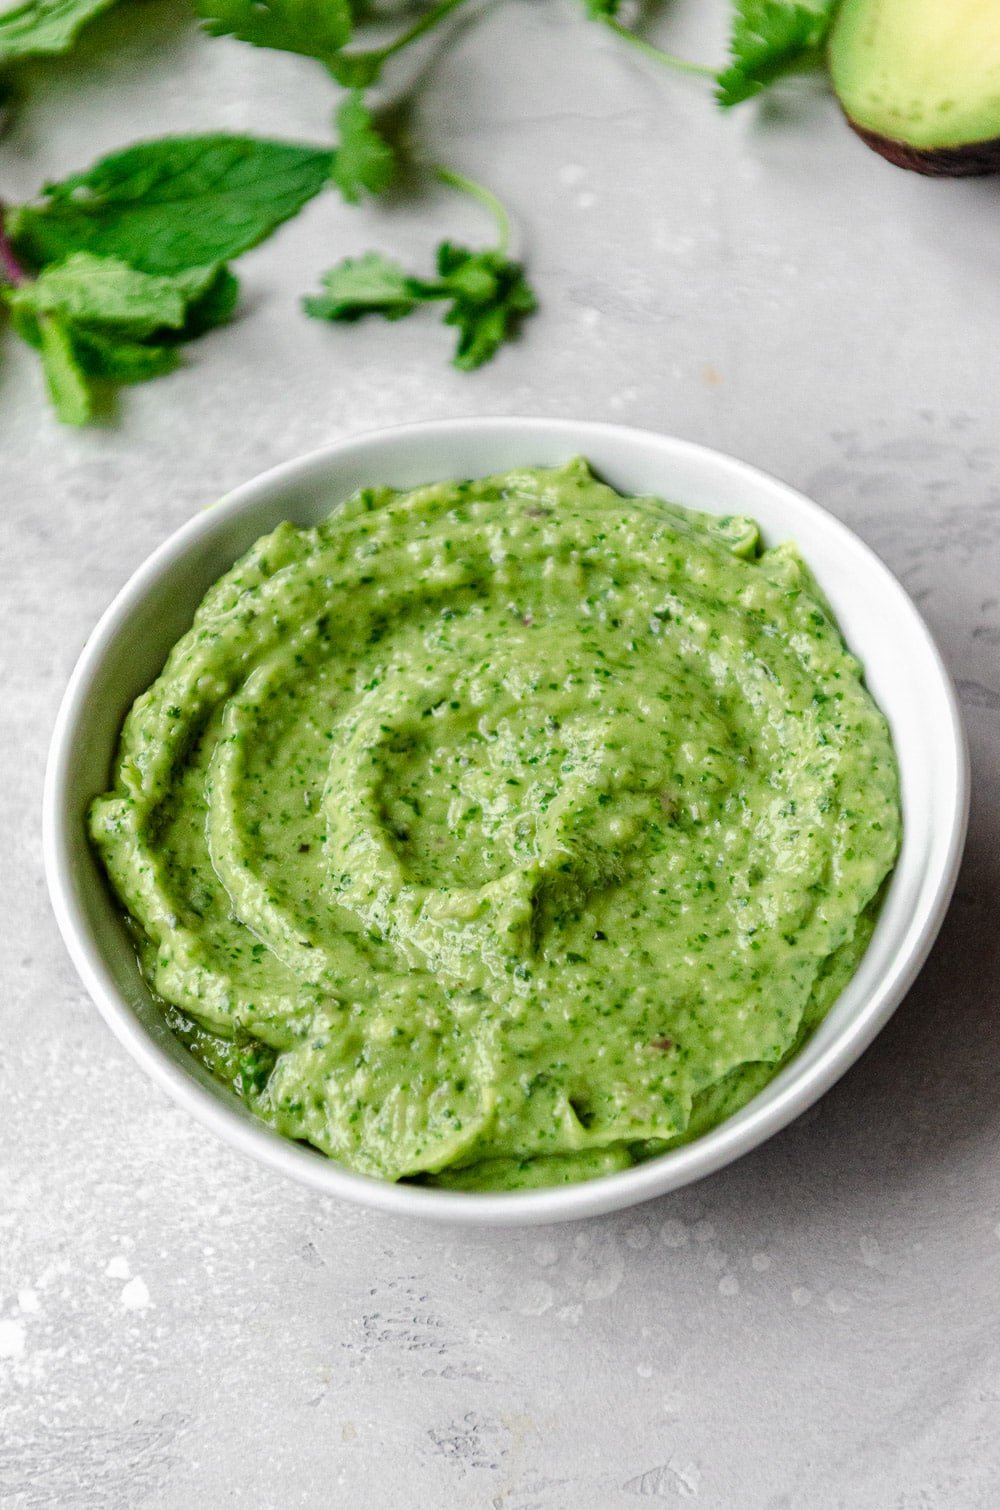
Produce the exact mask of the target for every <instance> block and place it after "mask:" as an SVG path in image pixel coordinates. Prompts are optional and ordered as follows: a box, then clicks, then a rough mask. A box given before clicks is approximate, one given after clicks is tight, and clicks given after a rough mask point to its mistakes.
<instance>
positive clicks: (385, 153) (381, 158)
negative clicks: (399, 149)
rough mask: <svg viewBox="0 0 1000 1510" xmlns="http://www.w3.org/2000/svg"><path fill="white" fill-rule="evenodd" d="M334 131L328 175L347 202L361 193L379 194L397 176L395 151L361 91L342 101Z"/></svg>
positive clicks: (354, 201) (353, 199)
mask: <svg viewBox="0 0 1000 1510" xmlns="http://www.w3.org/2000/svg"><path fill="white" fill-rule="evenodd" d="M337 130H338V133H339V141H338V143H337V149H336V151H335V152H334V154H333V169H332V171H331V175H330V176H331V178H332V179H333V181H334V183H335V184H336V185H337V188H338V189H339V190H340V192H341V194H343V196H344V198H345V199H346V200H347V202H348V204H357V203H358V201H359V199H360V198H361V195H362V194H363V193H367V194H382V193H383V192H384V191H385V190H386V189H387V188H388V187H389V185H390V184H391V183H392V181H393V179H394V178H395V176H396V154H395V152H394V151H393V150H392V147H391V146H390V145H389V143H388V142H387V141H386V140H385V138H384V137H383V136H382V135H381V134H380V133H379V132H378V131H377V130H376V128H375V123H374V121H373V120H372V117H371V114H370V112H369V111H368V109H367V107H366V105H365V102H364V100H363V99H362V98H361V95H360V94H357V93H355V94H351V95H348V97H347V99H346V100H344V101H343V103H342V104H341V106H340V108H339V109H338V111H337Z"/></svg>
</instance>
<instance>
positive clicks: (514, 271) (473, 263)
mask: <svg viewBox="0 0 1000 1510" xmlns="http://www.w3.org/2000/svg"><path fill="white" fill-rule="evenodd" d="M437 265H438V273H439V274H440V280H441V281H440V285H439V290H440V291H439V292H437V293H435V294H434V295H432V297H435V298H446V299H450V300H451V301H452V302H451V308H450V309H449V310H448V313H447V314H446V315H445V317H444V319H445V324H446V325H455V326H457V327H458V332H459V335H458V347H457V349H456V351H455V359H454V361H455V366H456V367H458V368H460V369H461V370H462V371H464V372H470V371H471V370H472V369H473V368H475V367H481V366H482V365H483V363H484V362H488V361H489V360H490V358H491V357H493V356H495V355H496V353H497V351H498V350H499V348H500V347H501V346H502V345H503V343H504V341H506V340H508V339H509V338H510V337H511V336H512V335H513V334H514V332H515V330H516V329H517V326H518V325H519V324H520V322H521V320H522V318H523V317H524V316H525V315H530V314H531V313H532V312H533V311H534V310H535V309H536V308H537V307H538V306H537V301H536V299H535V295H534V293H533V292H532V289H531V287H530V285H529V283H528V281H527V279H526V278H525V276H524V271H523V269H522V267H521V265H520V264H519V263H517V262H511V261H510V260H509V259H508V258H507V257H505V256H504V255H503V254H502V253H501V252H499V251H485V252H470V251H469V250H468V249H467V248H466V247H463V246H456V245H455V244H454V243H453V242H450V241H445V242H443V243H442V245H441V246H440V247H439V248H438V255H437Z"/></svg>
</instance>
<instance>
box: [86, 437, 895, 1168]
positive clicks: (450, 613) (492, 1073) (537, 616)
mask: <svg viewBox="0 0 1000 1510" xmlns="http://www.w3.org/2000/svg"><path fill="white" fill-rule="evenodd" d="M89 828H90V834H91V837H92V840H93V843H94V844H95V846H96V848H97V850H98V852H99V854H100V856H101V858H102V860H103V863H104V865H105V867H106V869H107V872H108V875H109V877H110V879H111V883H112V885H113V887H114V890H115V892H116V893H117V895H118V897H119V898H120V900H121V902H122V904H123V906H124V907H125V909H126V910H127V913H128V914H129V917H130V918H131V920H132V924H133V927H134V933H135V938H136V940H137V947H138V952H139V958H140V962H141V966H142V970H143V973H144V975H145V977H146V979H147V981H148V982H149V985H150V987H151V988H152V990H153V991H154V992H155V993H156V995H157V996H158V997H159V998H160V999H161V1000H162V1002H163V1003H164V1004H165V1011H166V1013H167V1017H168V1021H169V1023H170V1025H171V1027H172V1028H173V1030H174V1032H175V1033H177V1034H178V1035H179V1036H180V1037H181V1039H182V1040H183V1041H184V1043H185V1044H186V1045H187V1046H188V1048H189V1049H190V1051H191V1052H192V1053H193V1054H194V1055H195V1056H196V1057H197V1058H198V1059H199V1060H200V1061H201V1062H202V1063H203V1064H204V1065H205V1066H207V1067H208V1069H209V1070H210V1071H211V1072H212V1074H213V1075H215V1076H217V1077H219V1078H221V1079H222V1080H223V1081H225V1082H226V1083H227V1084H229V1085H231V1086H232V1088H233V1089H234V1090H235V1091H236V1093H237V1094H238V1095H239V1096H241V1097H243V1098H244V1099H245V1101H246V1102H247V1103H248V1104H249V1106H250V1107H251V1108H252V1109H253V1111H254V1112H255V1113H256V1114H257V1115H258V1116H260V1117H261V1118H263V1119H264V1120H265V1121H266V1122H268V1123H270V1124H271V1125H272V1126H273V1127H274V1128H276V1129H278V1130H279V1131H280V1132H282V1133H284V1134H285V1135H287V1136H288V1137H290V1138H296V1139H302V1140H305V1141H306V1142H308V1143H311V1144H313V1145H315V1146H316V1147H317V1148H318V1149H321V1150H322V1151H323V1153H325V1154H328V1155H329V1156H330V1157H332V1158H334V1159H337V1160H339V1161H340V1162H341V1163H342V1164H344V1165H346V1166H347V1167H348V1168H350V1169H352V1170H357V1171H360V1172H362V1173H364V1174H367V1175H374V1176H377V1177H380V1178H382V1179H386V1180H399V1179H419V1180H421V1181H424V1182H430V1183H434V1184H437V1185H446V1186H449V1187H452V1188H455V1189H461V1190H483V1189H491V1190H499V1189H515V1188H523V1187H527V1186H534V1185H548V1184H558V1183H563V1182H567V1181H571V1180H581V1179H588V1178H591V1177H593V1176H595V1175H599V1174H603V1173H606V1172H608V1171H611V1170H618V1169H623V1168H626V1167H628V1166H629V1165H631V1164H633V1163H635V1162H636V1161H638V1160H642V1159H646V1158H649V1157H650V1156H652V1155H654V1154H657V1153H659V1152H662V1151H663V1150H664V1149H666V1148H668V1147H670V1146H671V1145H673V1144H677V1143H679V1142H683V1141H685V1140H687V1139H690V1138H692V1137H696V1136H698V1135H699V1134H701V1133H703V1132H704V1131H705V1130H706V1129H708V1128H710V1127H712V1126H713V1125H715V1124H716V1123H718V1122H720V1121H721V1120H722V1119H723V1118H725V1117H727V1116H729V1115H731V1114H732V1113H733V1112H734V1111H735V1110H736V1109H737V1108H739V1107H740V1106H741V1105H743V1104H744V1103H745V1102H746V1101H747V1100H749V1098H750V1097H751V1096H753V1095H754V1094H756V1093H757V1092H758V1091H759V1090H760V1089H761V1087H762V1086H764V1085H765V1084H766V1083H767V1081H768V1080H769V1079H770V1078H771V1077H772V1076H773V1075H774V1074H775V1073H776V1072H777V1070H778V1068H779V1067H780V1066H781V1065H782V1064H784V1062H785V1061H786V1060H787V1059H788V1058H789V1056H790V1055H791V1054H793V1053H794V1052H795V1051H796V1049H798V1048H799V1046H800V1045H801V1044H802V1043H803V1041H804V1039H805V1038H806V1036H807V1035H808V1034H809V1033H810V1032H811V1030H812V1029H813V1028H814V1027H815V1026H816V1024H817V1023H818V1022H819V1020H820V1019H821V1018H822V1016H823V1014H824V1013H825V1012H826V1011H827V1010H828V1008H829V1007H830V1005H831V1004H832V1002H833V1001H834V999H835V998H836V996H837V995H838V993H839V992H840V991H841V990H842V988H843V987H844V985H845V984H846V982H847V981H848V980H849V978H850V976H851V975H852V973H853V972H854V970H855V969H856V967H857V965H858V962H859V960H860V958H861V956H862V954H863V953H864V950H865V947H866V945H867V943H868V939H869V937H870V934H871V931H872V927H873V921H874V916H875V912H876V909H877V906H878V902H879V899H880V895H881V891H882V888H883V883H884V881H885V879H886V877H887V875H888V874H889V872H890V870H891V869H892V866H893V863H894V861H895V858H896V854H897V850H898V846H899V836H900V809H899V792H898V778H897V769H896V761H895V757H894V754H893V749H892V744H891V741H890V737H889V732H888V729H887V727H886V723H885V720H884V718H883V716H882V714H881V713H880V712H879V710H878V708H877V707H876V705H875V703H874V702H873V700H872V698H871V696H870V694H869V693H868V691H867V690H866V688H865V686H864V683H863V680H862V672H861V668H860V666H859V665H858V662H857V661H856V660H855V659H854V658H853V656H852V655H851V654H850V652H849V651H848V650H847V649H846V648H845V645H844V642H843V639H842V638H841V634H840V631H839V629H838V627H837V624H836V622H835V621H834V619H833V617H832V614H831V611H830V609H829V607H828V605H827V604H826V602H825V601H824V599H823V597H822V595H821V593H820V591H819V589H818V588H817V586H816V584H815V582H814V581H813V579H812V576H811V575H810V573H809V571H808V569H807V567H806V566H805V565H804V564H803V562H802V561H801V560H800V558H799V556H798V554H797V552H796V550H795V548H794V547H793V546H791V545H787V544H786V545H779V546H777V547H776V548H774V549H769V550H764V549H763V548H762V545H761V541H760V537H759V534H758V530H757V527H756V525H755V524H754V523H753V521H752V520H750V519H742V518H733V517H726V518H715V517H712V516H708V515H705V514H695V513H691V512H690V511H688V510H686V509H683V508H680V507H678V506H677V505H675V504H671V503H664V502H661V501H659V500H658V499H655V498H626V497H622V496H620V495H619V494H618V493H616V492H614V491H613V490H612V489H611V488H609V487H606V486H604V485H603V484H602V483H601V482H599V481H597V480H596V479H595V478H594V476H593V475H592V474H591V472H590V470H589V468H588V466H587V465H586V463H585V462H583V461H579V460H578V461H574V462H571V463H570V464H569V465H567V466H565V467H561V468H558V469H556V470H552V471H543V470H527V469H526V470H524V471H514V472H510V473H507V474H506V475H504V476H500V477H488V478H484V479H480V480H477V481H472V482H461V483H444V484H437V485H434V486H428V487H421V488H416V489H414V490H413V491H412V492H394V491H392V490H391V489H389V488H371V489H366V490H364V491H363V492H360V493H358V494H357V495H356V496H355V497H353V498H352V499H351V500H350V501H349V502H348V503H346V504H345V505H344V506H343V507H342V508H338V509H336V510H335V511H334V512H333V513H332V514H331V515H330V517H329V518H328V519H326V520H325V521H324V522H323V523H322V524H319V525H317V526H316V527H315V528H313V529H298V528H295V527H294V526H293V525H291V524H281V525H279V526H278V528H277V529H276V530H275V531H274V532H273V533H272V534H270V535H267V536H266V537H265V538H264V539H262V540H259V541H258V542H257V544H256V545H255V546H254V547H253V549H252V550H251V551H250V552H249V553H248V554H247V555H246V556H245V557H244V558H243V559H242V560H241V561H239V562H238V563H237V564H236V566H234V567H233V568H232V570H231V571H229V572H227V573H226V575H225V576H224V577H222V578H221V579H220V581H218V582H217V583H216V584H215V586H213V587H212V588H211V590H210V591H209V592H208V594H207V595H206V597H205V599H204V601H203V603H202V604H201V606H200V608H199V609H198V612H197V614H196V615H195V619H194V623H193V625H192V627H191V629H190V630H189V631H188V633H187V634H185V635H184V637H183V638H182V639H181V640H180V641H179V642H178V644H177V645H176V646H175V647H174V649H173V650H172V651H171V653H170V656H169V658H168V660H167V663H166V665H165V667H164V669H163V672H162V673H161V675H160V676H159V678H158V679H157V680H156V682H154V684H153V686H152V687H150V688H149V690H148V691H147V692H145V693H144V694H143V695H142V696H141V697H140V698H139V699H138V701H137V702H136V703H135V705H134V707H133V708H132V710H131V712H130V713H129V715H128V717H127V718H126V720H125V725H124V729H123V731H122V736H121V746H120V751H119V755H118V759H117V768H116V771H115V786H114V790H113V791H111V792H109V793H108V794H107V795H105V796H102V797H99V798H97V799H96V800H95V801H94V803H93V805H92V807H91V809H90V814H89Z"/></svg>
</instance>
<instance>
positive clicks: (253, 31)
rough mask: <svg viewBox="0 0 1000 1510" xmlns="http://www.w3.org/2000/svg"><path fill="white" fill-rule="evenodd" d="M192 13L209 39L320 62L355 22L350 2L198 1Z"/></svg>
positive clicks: (347, 37) (340, 43)
mask: <svg viewBox="0 0 1000 1510" xmlns="http://www.w3.org/2000/svg"><path fill="white" fill-rule="evenodd" d="M196 8H197V11H198V15H199V16H200V17H201V19H202V22H203V24H204V28H205V30H206V31H207V32H209V33H210V35H211V36H213V37H223V36H226V37H237V38H239V40H240V41H241V42H250V43H251V44H252V45H253V46H254V47H274V48H277V49H278V50H279V51H280V52H297V53H300V54H302V55H303V56H304V57H307V58H320V59H322V60H324V61H325V60H327V59H328V58H330V57H332V56H333V55H334V54H335V53H337V52H338V51H339V49H340V48H341V47H343V46H344V44H345V42H348V41H349V40H350V36H351V29H352V23H353V18H352V15H351V6H350V4H349V3H348V0H197V6H196Z"/></svg>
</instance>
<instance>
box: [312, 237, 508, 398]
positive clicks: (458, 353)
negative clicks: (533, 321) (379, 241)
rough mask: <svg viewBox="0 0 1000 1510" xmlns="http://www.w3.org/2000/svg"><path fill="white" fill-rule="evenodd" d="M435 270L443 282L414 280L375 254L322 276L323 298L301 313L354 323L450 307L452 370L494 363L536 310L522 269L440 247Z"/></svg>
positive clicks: (492, 255)
mask: <svg viewBox="0 0 1000 1510" xmlns="http://www.w3.org/2000/svg"><path fill="white" fill-rule="evenodd" d="M437 271H438V276H437V278H430V279H425V278H414V277H410V276H408V275H407V273H406V272H405V271H404V270H403V268H401V267H400V266H399V264H398V263H396V262H392V261H391V260H390V259H389V258H387V257H381V256H380V255H379V254H378V253H377V252H369V253H368V254H367V255H366V256H364V257H361V258H359V259H357V260H355V261H352V260H351V259H348V260H347V261H346V262H341V263H339V264H338V266H336V267H334V268H331V269H330V271H329V272H328V273H325V274H324V276H323V285H324V289H325V293H323V294H322V295H320V296H319V297H318V298H314V299H305V300H303V307H304V309H305V312H306V314H307V315H311V316H312V317H313V318H314V319H317V320H341V321H353V320H360V319H361V318H362V316H364V315H382V316H383V318H384V319H387V320H401V319H403V318H404V317H405V316H406V315H408V314H411V313H412V312H413V310H414V309H416V307H417V305H418V304H429V303H434V302H436V301H438V300H444V301H447V303H448V305H449V308H448V310H447V313H446V314H445V316H444V321H445V324H446V325H454V326H456V327H457V329H458V346H457V348H456V350H455V356H454V365H455V366H456V367H458V368H460V369H461V370H462V371H463V372H469V371H471V370H472V369H473V368H474V367H481V366H482V365H483V363H484V362H488V361H489V360H490V358H491V357H493V356H495V355H496V353H497V351H498V349H499V348H500V347H501V346H502V345H503V343H504V341H508V340H510V339H511V337H512V336H513V335H514V334H515V333H516V330H517V327H518V325H519V324H520V322H521V320H522V318H523V317H524V316H525V315H529V314H531V312H532V311H533V310H534V309H535V308H536V307H537V304H536V300H535V295H534V293H533V292H532V290H531V287H530V285H529V284H528V281H527V279H526V278H525V276H524V271H523V269H522V268H521V266H520V264H519V263H517V262H512V261H511V260H510V259H509V258H508V257H507V256H505V254H504V253H503V252H502V251H500V250H499V248H491V249H490V250H487V251H479V252H474V251H470V250H469V248H468V247H464V246H457V245H456V244H455V243H454V242H451V241H445V242H442V244H441V246H440V247H439V248H438V252H437Z"/></svg>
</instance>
